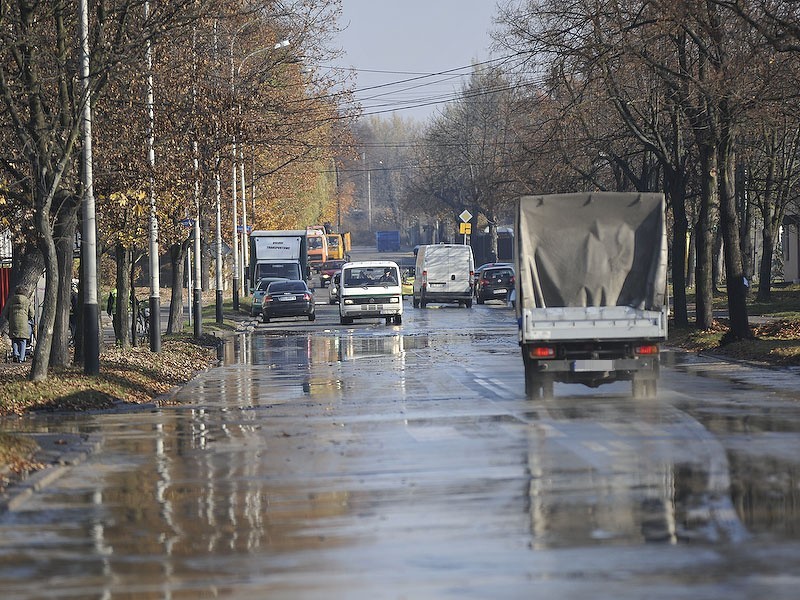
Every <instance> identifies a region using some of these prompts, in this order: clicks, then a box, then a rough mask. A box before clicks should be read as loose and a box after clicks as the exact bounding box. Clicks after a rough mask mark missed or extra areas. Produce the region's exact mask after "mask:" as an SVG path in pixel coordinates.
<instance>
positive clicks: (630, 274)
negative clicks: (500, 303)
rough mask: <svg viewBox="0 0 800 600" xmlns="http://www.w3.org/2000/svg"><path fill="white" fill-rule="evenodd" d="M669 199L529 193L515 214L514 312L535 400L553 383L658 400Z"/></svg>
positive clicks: (664, 320)
mask: <svg viewBox="0 0 800 600" xmlns="http://www.w3.org/2000/svg"><path fill="white" fill-rule="evenodd" d="M664 210H665V208H664V196H663V195H662V194H658V193H627V192H626V193H622V192H595V193H588V192H587V193H573V194H555V195H544V196H524V197H522V198H520V199H519V201H518V204H517V213H516V238H515V239H516V248H515V250H516V251H515V257H514V263H515V267H516V283H515V285H516V290H515V293H516V303H515V310H516V316H517V324H518V331H519V344H520V346H521V349H522V361H523V365H524V368H525V390H526V394H527V395H528V396H529V397H540V396H544V397H547V396H552V394H553V383H554V382H565V383H581V384H584V385H587V386H590V387H596V386H599V385H601V384H604V383H611V382H614V381H631V382H632V391H633V395H634V396H635V397H647V398H651V397H654V396H655V395H656V386H657V381H658V372H659V342H662V341H663V340H665V339H666V337H667V317H668V298H667V232H666V224H665V216H664V214H665V213H664Z"/></svg>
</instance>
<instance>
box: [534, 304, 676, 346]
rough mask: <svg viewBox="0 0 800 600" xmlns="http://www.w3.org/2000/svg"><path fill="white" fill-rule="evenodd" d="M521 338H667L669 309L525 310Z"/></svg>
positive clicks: (611, 307) (605, 307) (602, 307)
mask: <svg viewBox="0 0 800 600" xmlns="http://www.w3.org/2000/svg"><path fill="white" fill-rule="evenodd" d="M519 331H520V341H522V342H534V341H540V340H542V341H547V340H625V339H637V338H638V339H653V340H658V339H662V340H663V339H666V337H667V313H666V309H665V308H664V309H662V310H660V311H656V310H640V309H636V308H631V307H629V306H599V307H555V308H534V309H523V310H522V312H521V323H520V330H519Z"/></svg>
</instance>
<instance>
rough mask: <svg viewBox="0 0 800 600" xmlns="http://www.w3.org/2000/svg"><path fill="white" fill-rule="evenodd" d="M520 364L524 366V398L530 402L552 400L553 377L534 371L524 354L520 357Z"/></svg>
mask: <svg viewBox="0 0 800 600" xmlns="http://www.w3.org/2000/svg"><path fill="white" fill-rule="evenodd" d="M522 362H523V364H524V366H525V396H526V397H527V398H530V399H531V400H536V399H539V398H545V399H547V398H552V397H553V384H554V382H555V379H554V377H553V376H552V375H551V374H550V373H542V372H541V371H538V370H536V368H535V367H534V365H533V364H532V363H531V360H530V358H528V357H526V355H525V354H523V355H522Z"/></svg>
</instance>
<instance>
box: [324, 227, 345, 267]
mask: <svg viewBox="0 0 800 600" xmlns="http://www.w3.org/2000/svg"><path fill="white" fill-rule="evenodd" d="M327 237H328V258H329V259H330V260H345V259H346V258H347V257H348V256H349V254H350V232H349V231H347V232H345V233H329V234H328V235H327Z"/></svg>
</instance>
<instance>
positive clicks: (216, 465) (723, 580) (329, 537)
mask: <svg viewBox="0 0 800 600" xmlns="http://www.w3.org/2000/svg"><path fill="white" fill-rule="evenodd" d="M334 311H335V309H334V308H332V307H327V306H324V305H320V306H318V316H317V320H316V322H314V323H308V322H301V321H298V322H291V321H288V322H286V321H284V322H280V321H278V322H275V323H271V324H269V325H258V326H257V327H256V331H255V332H253V333H252V334H247V335H241V336H239V337H238V338H237V339H236V340H234V341H233V342H232V343H231V344H229V345H228V346H227V347H226V350H225V357H224V365H223V366H221V367H220V368H217V369H214V370H212V371H210V372H208V373H205V374H203V375H201V376H199V377H198V378H197V379H196V380H194V381H193V382H192V383H191V384H190V385H188V386H187V387H186V388H185V389H184V390H182V391H181V392H180V394H179V396H178V399H179V400H180V402H181V403H182V404H181V405H179V406H176V407H169V408H163V409H158V410H146V411H136V412H126V413H119V414H100V415H71V416H68V417H66V418H64V417H59V418H58V419H47V418H43V417H37V418H35V419H25V420H23V421H22V422H21V423H19V424H18V425H17V426H18V427H19V428H26V429H29V430H39V431H41V430H45V429H47V428H52V429H54V430H57V431H64V432H72V433H82V434H92V435H93V436H97V437H99V438H102V440H103V442H102V445H101V447H100V449H99V450H98V451H97V452H96V453H94V454H92V455H91V456H90V457H88V458H87V460H86V461H84V462H83V463H81V464H80V465H77V466H75V467H73V468H70V469H69V470H68V471H67V472H66V474H65V475H63V476H62V477H60V478H58V479H57V480H55V481H54V482H52V483H50V484H49V485H47V486H46V487H45V488H44V489H43V490H41V491H40V492H37V493H35V494H34V495H33V496H32V497H31V498H29V499H28V500H27V501H26V502H25V503H24V504H23V505H22V506H19V507H17V508H16V509H15V510H12V511H9V512H7V513H5V514H2V515H0V589H1V590H2V598H4V599H7V598H192V599H194V598H212V597H220V598H271V599H272V598H312V599H315V598H325V599H326V600H327V599H330V598H365V599H376V598H377V599H380V598H414V599H419V598H548V599H552V598H587V597H592V598H614V599H619V598H631V599H634V598H635V599H640V598H665V599H667V598H668V599H676V598H687V599H688V598H691V599H697V598H725V599H745V598H747V599H750V598H770V599H781V598H787V599H788V598H796V597H797V589H798V584H800V576H799V575H798V572H800V569H798V567H800V487H799V486H800V478H799V477H798V462H799V461H798V459H799V458H800V453H799V452H798V448H800V443H798V442H800V394H799V393H798V375H797V374H796V373H785V372H765V371H758V370H753V369H748V368H741V367H736V366H735V365H730V364H727V363H721V362H716V361H713V360H708V359H702V358H697V357H691V356H690V357H686V356H673V357H671V359H670V361H669V362H670V365H668V366H667V367H666V368H664V369H662V378H661V382H660V391H659V394H658V398H657V399H656V400H653V401H633V400H632V399H631V397H630V390H629V385H628V384H622V383H620V384H613V385H609V386H605V387H601V388H598V389H595V390H592V389H589V388H585V387H581V386H571V385H560V384H556V398H555V399H553V400H547V401H544V400H536V401H530V400H526V399H525V398H524V393H523V390H524V384H523V371H522V363H521V359H520V358H519V353H518V348H517V345H516V331H515V325H514V317H513V314H512V313H511V311H510V310H508V309H507V308H505V307H503V306H501V305H498V304H494V305H492V304H487V305H484V306H478V307H473V308H472V309H469V310H468V309H463V308H462V309H458V308H455V307H436V306H434V307H432V308H428V309H416V310H415V309H412V308H411V307H410V303H409V304H408V308H407V312H406V314H405V315H404V323H403V325H402V326H386V325H384V324H383V323H379V322H377V321H376V322H374V323H370V322H363V323H359V324H358V325H356V326H352V327H341V326H339V325H338V318H337V315H336V313H335V312H334ZM11 426H12V424H6V425H5V428H6V429H8V428H9V427H11Z"/></svg>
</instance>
